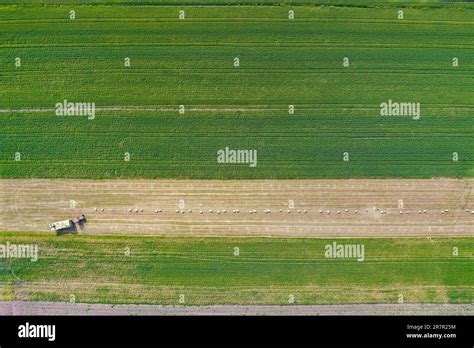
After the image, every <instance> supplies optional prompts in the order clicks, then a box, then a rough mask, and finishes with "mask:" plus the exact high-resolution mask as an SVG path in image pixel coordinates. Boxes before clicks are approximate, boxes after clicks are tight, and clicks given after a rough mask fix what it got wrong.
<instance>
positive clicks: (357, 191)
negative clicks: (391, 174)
mask: <svg viewBox="0 0 474 348" xmlns="http://www.w3.org/2000/svg"><path fill="white" fill-rule="evenodd" d="M473 187H474V180H472V179H465V180H454V179H432V180H392V179H387V180H373V179H372V180H253V181H250V180H240V181H236V180H232V181H218V180H209V181H199V180H181V181H180V180H67V179H51V180H47V179H18V180H0V192H1V194H2V198H1V201H0V209H1V214H2V219H1V220H0V230H1V231H38V232H39V231H42V232H48V231H49V228H48V224H49V223H51V222H54V221H58V220H62V219H70V218H73V217H74V216H76V215H79V214H81V213H83V214H85V215H86V217H87V219H88V223H87V224H86V226H85V228H84V229H83V230H80V231H79V233H94V234H148V235H173V236H177V235H181V236H184V235H185V236H308V237H350V236H357V237H361V236H364V237H375V236H384V237H392V236H394V237H395V236H473V235H474V212H473V211H474V199H473ZM71 200H74V201H75V202H76V203H75V208H74V207H73V208H71V205H70V201H71ZM180 200H184V207H183V206H180V205H179V203H180ZM289 200H292V201H294V208H289ZM399 200H403V207H401V206H400V207H399ZM96 208H97V210H96ZM102 209H104V211H102ZM142 209H143V211H141V210H142ZM130 210H131V211H130ZM156 210H158V212H156ZM160 210H161V211H160ZM237 210H238V212H237ZM266 210H267V212H265V211H266ZM268 210H269V211H268ZM280 210H281V211H280ZM201 211H202V213H201ZM211 211H212V212H211ZM251 211H252V212H251ZM254 211H256V212H254Z"/></svg>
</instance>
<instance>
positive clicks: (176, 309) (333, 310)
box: [0, 301, 474, 315]
mask: <svg viewBox="0 0 474 348" xmlns="http://www.w3.org/2000/svg"><path fill="white" fill-rule="evenodd" d="M0 315H474V305H472V304H418V303H416V304H351V305H307V306H302V305H291V306H290V305H287V306H258V305H252V306H241V305H217V306H160V305H108V304H86V303H76V304H71V303H65V302H28V301H9V302H1V301H0Z"/></svg>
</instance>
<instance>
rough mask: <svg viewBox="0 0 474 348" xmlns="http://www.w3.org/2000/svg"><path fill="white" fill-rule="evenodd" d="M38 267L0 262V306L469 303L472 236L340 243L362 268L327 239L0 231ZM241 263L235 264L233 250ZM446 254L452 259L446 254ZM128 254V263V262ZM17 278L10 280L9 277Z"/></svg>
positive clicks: (472, 296) (473, 282)
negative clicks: (336, 255) (31, 247)
mask: <svg viewBox="0 0 474 348" xmlns="http://www.w3.org/2000/svg"><path fill="white" fill-rule="evenodd" d="M7 241H9V242H10V243H16V244H19V243H28V244H31V243H36V244H38V246H39V260H38V261H37V262H31V261H29V260H25V259H11V260H6V259H0V270H2V271H0V285H1V287H2V291H0V296H1V298H2V299H28V300H38V301H39V300H52V301H69V299H70V295H72V294H73V295H74V296H75V297H76V301H78V302H95V303H150V304H179V302H178V299H179V295H180V294H184V295H185V298H186V304H189V305H191V304H196V305H204V304H217V303H219V304H220V303H230V304H237V303H238V304H287V303H288V296H289V294H293V295H295V297H296V302H295V303H299V304H319V303H322V304H325V303H397V301H398V296H399V295H400V294H403V296H404V301H405V302H407V303H414V302H430V303H433V302H434V303H472V302H473V300H474V262H473V260H474V242H473V240H472V238H436V239H433V240H432V241H430V240H428V239H425V238H418V239H415V238H399V239H377V238H372V239H339V240H337V242H338V243H348V244H364V246H365V261H363V262H357V261H356V260H355V259H329V258H325V257H324V250H325V245H327V244H331V243H332V242H333V240H332V239H331V240H329V239H300V238H291V239H280V238H203V239H199V238H167V237H139V236H134V237H130V236H73V235H68V236H61V237H56V236H53V235H51V234H41V233H30V234H28V233H25V234H18V233H1V234H0V244H4V243H6V242H7ZM235 247H238V248H239V249H240V256H234V255H233V252H234V248H235ZM453 247H457V248H458V249H459V256H453V253H452V250H453ZM125 248H130V256H125V254H124V250H125ZM10 270H12V271H13V273H14V274H15V277H13V276H12V273H11V271H10Z"/></svg>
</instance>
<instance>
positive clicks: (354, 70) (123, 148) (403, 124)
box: [0, 3, 474, 179]
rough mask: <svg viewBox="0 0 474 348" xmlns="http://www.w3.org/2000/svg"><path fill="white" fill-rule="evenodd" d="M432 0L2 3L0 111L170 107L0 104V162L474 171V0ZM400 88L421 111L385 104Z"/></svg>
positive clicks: (176, 171)
mask: <svg viewBox="0 0 474 348" xmlns="http://www.w3.org/2000/svg"><path fill="white" fill-rule="evenodd" d="M434 4H436V3H430V4H429V5H430V6H428V5H426V7H419V8H418V7H415V8H407V9H405V19H404V20H402V21H400V20H397V19H396V14H397V12H396V10H397V9H396V6H395V5H393V4H386V5H384V6H380V7H370V6H369V7H329V6H318V7H313V6H298V7H297V8H296V10H295V11H296V19H295V20H293V21H289V20H288V19H287V11H288V9H289V8H290V7H287V6H258V8H257V7H255V6H239V7H226V6H206V7H187V8H186V9H185V10H186V20H181V21H180V20H178V18H177V15H178V11H179V9H181V7H173V6H148V7H142V6H131V4H129V5H130V6H124V5H112V4H111V5H99V4H95V6H81V5H76V6H74V9H75V10H76V13H77V19H76V20H74V21H71V20H69V19H68V11H69V7H68V6H56V5H52V6H36V5H4V6H0V29H1V30H0V32H1V36H0V50H1V52H2V54H1V55H0V65H1V66H2V67H3V68H2V71H1V72H0V87H1V88H0V109H3V110H4V111H7V110H9V109H16V108H28V107H46V108H53V107H54V105H55V104H56V103H57V102H60V101H62V100H64V99H68V100H69V101H77V102H95V103H96V106H97V107H104V106H131V107H135V108H143V107H145V106H150V107H151V108H157V107H166V108H172V110H156V111H144V110H128V111H126V110H115V111H113V110H100V109H99V110H97V112H96V118H95V119H94V120H87V118H86V117H58V116H55V115H54V112H53V111H52V110H50V111H45V112H18V111H16V112H15V111H10V112H2V113H0V117H1V118H2V135H1V137H0V144H1V147H0V167H1V169H0V171H1V172H0V173H1V176H2V177H7V178H18V177H48V178H54V177H70V178H136V177H145V178H214V179H222V178H279V179H280V178H281V179H283V178H354V177H355V178H359V177H360V178H371V177H379V178H383V177H414V178H430V177H473V176H474V165H473V163H474V154H473V152H472V148H473V147H474V135H473V134H474V122H473V121H472V112H473V109H474V106H473V104H472V86H473V85H474V80H473V71H474V50H473V49H472V47H473V44H474V22H473V21H472V12H473V9H472V6H470V5H469V4H455V5H453V6H451V5H439V4H437V5H436V6H434ZM431 5H433V6H431ZM345 56H347V57H349V58H350V66H349V67H348V68H344V67H343V66H342V58H343V57H345ZM16 57H21V59H22V65H21V67H19V68H17V67H15V65H14V60H15V58H16ZM125 57H130V58H131V64H132V65H131V67H130V68H125V67H124V66H123V59H124V58H125ZM234 57H239V58H240V61H241V66H240V67H239V68H235V67H234V66H233V59H234ZM453 57H458V58H459V61H460V66H459V67H457V68H453V67H452V64H451V60H452V58H453ZM389 99H391V100H394V101H400V102H420V104H421V119H420V120H418V121H415V120H412V119H411V118H410V117H389V118H383V117H381V116H379V111H380V108H379V105H380V103H381V102H384V101H387V100H389ZM181 104H183V105H185V106H186V108H187V111H186V113H185V114H184V115H180V114H179V113H178V111H177V108H178V106H179V105H181ZM290 104H292V105H295V114H294V115H289V114H288V105H290ZM193 107H199V108H207V109H216V110H215V111H192V110H190V109H191V108H193ZM229 108H235V109H243V110H234V111H230V110H222V109H229ZM225 146H229V147H230V148H234V149H242V148H243V149H256V150H257V151H258V165H257V167H256V168H250V167H249V166H248V165H232V164H218V163H217V161H216V158H217V155H216V154H217V150H218V149H222V148H224V147H225ZM16 152H19V153H20V154H21V161H15V160H14V158H15V153H16ZM125 152H128V153H130V155H131V157H130V161H129V162H126V161H124V154H125ZM344 152H348V153H349V156H350V160H349V162H343V153H344ZM453 152H457V153H458V154H459V161H458V162H453V161H452V156H453Z"/></svg>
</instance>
